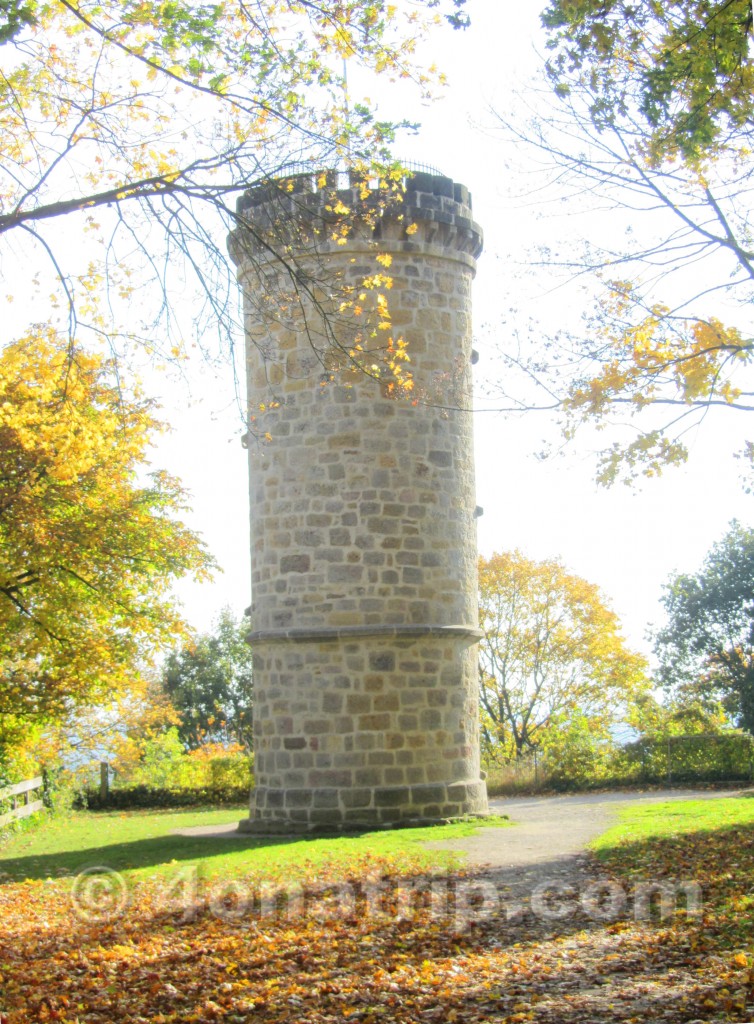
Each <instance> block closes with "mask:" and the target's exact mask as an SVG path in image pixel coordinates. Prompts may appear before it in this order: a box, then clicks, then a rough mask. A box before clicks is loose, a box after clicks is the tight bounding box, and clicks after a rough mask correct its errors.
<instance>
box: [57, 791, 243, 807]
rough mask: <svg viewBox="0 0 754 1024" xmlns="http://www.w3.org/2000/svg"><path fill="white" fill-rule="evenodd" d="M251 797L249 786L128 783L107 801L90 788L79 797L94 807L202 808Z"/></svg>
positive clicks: (80, 801) (235, 802)
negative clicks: (161, 785) (145, 784)
mask: <svg viewBox="0 0 754 1024" xmlns="http://www.w3.org/2000/svg"><path fill="white" fill-rule="evenodd" d="M248 800H249V787H248V786H192V787H190V788H189V787H186V786H182V787H174V788H167V787H159V786H124V787H119V788H117V789H111V790H110V792H109V793H108V794H107V797H106V798H105V799H104V800H103V799H102V796H101V794H100V791H99V790H98V789H86V790H84V791H83V792H82V793H81V794H80V795H79V798H78V801H77V803H78V806H79V807H86V808H90V809H91V810H106V809H116V810H117V809H120V810H125V809H127V808H132V807H198V806H207V805H209V806H222V805H224V804H244V803H248Z"/></svg>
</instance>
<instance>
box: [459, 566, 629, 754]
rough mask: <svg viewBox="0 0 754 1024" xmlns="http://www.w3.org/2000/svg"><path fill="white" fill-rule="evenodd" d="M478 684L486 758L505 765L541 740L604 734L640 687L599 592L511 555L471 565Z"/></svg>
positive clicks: (616, 624) (558, 571) (616, 625)
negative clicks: (584, 729) (479, 636)
mask: <svg viewBox="0 0 754 1024" xmlns="http://www.w3.org/2000/svg"><path fill="white" fill-rule="evenodd" d="M479 597H480V608H479V621H480V626H481V628H482V629H483V630H484V638H483V640H482V641H481V642H480V645H479V650H480V659H479V679H480V698H481V710H482V733H483V738H484V744H485V747H486V748H487V753H488V754H489V755H490V756H492V757H493V758H495V759H498V760H506V759H508V758H511V757H514V756H520V755H521V754H523V753H525V752H526V751H527V750H531V749H533V748H536V747H539V746H541V745H542V744H543V743H545V742H546V740H547V736H548V732H549V731H554V732H556V733H557V732H559V731H567V730H568V729H569V728H570V727H571V726H574V727H575V726H579V727H580V724H581V723H587V725H588V728H589V729H590V730H591V732H592V734H599V735H603V736H604V735H606V734H607V730H608V728H609V726H610V725H612V724H617V723H619V722H621V721H624V720H625V718H626V716H627V714H628V711H629V708H630V707H631V705H632V704H633V703H634V702H635V701H636V699H637V698H638V697H639V696H640V695H641V694H642V693H644V692H645V690H646V687H647V677H646V663H645V661H644V659H643V658H642V657H641V656H640V655H638V654H635V653H634V652H632V651H630V650H629V649H628V647H627V646H626V643H625V640H624V639H623V637H622V636H621V633H620V625H619V622H618V619H617V617H616V615H615V613H614V612H613V611H612V610H611V609H610V608H609V607H608V605H607V603H606V601H605V599H604V597H603V596H602V595H601V594H600V592H599V589H598V588H597V587H596V586H594V584H592V583H587V581H586V580H583V579H581V578H580V577H578V576H575V575H573V574H571V573H569V572H568V571H567V570H566V569H565V567H564V566H563V564H562V563H561V562H560V561H558V560H557V559H550V560H546V561H543V562H536V561H533V560H532V559H529V558H526V557H525V556H524V555H522V554H521V552H520V551H513V552H505V553H503V554H494V555H492V557H491V558H489V559H485V558H480V560H479Z"/></svg>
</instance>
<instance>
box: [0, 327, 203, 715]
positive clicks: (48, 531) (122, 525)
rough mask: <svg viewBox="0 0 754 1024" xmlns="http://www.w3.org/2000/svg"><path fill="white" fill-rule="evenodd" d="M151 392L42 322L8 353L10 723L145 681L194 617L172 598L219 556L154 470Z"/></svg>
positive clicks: (1, 470)
mask: <svg viewBox="0 0 754 1024" xmlns="http://www.w3.org/2000/svg"><path fill="white" fill-rule="evenodd" d="M160 429H161V425H160V423H159V421H158V420H157V419H156V418H155V414H154V409H153V407H152V403H150V402H149V401H148V400H146V399H145V398H144V397H143V396H142V395H140V394H139V393H138V391H135V390H133V389H131V390H124V387H123V384H122V382H121V381H120V380H119V379H118V377H117V375H116V374H115V373H114V371H113V367H112V365H111V364H109V363H108V362H106V361H103V360H102V359H101V358H100V357H99V356H96V355H91V354H88V353H86V352H84V351H83V350H82V349H80V348H76V347H71V346H70V345H69V343H68V340H67V339H61V338H60V337H58V336H56V335H55V334H54V333H52V332H51V331H49V330H47V329H43V328H40V329H39V330H38V331H37V332H35V333H33V334H31V335H29V336H28V337H26V338H24V339H23V340H21V341H17V342H15V343H13V344H11V345H8V346H6V347H5V348H4V349H3V350H2V353H1V354H0V667H1V669H2V679H3V685H2V688H0V725H2V724H3V723H5V725H7V727H8V729H10V730H11V732H12V726H13V723H19V722H21V723H23V722H29V721H37V722H40V721H45V720H49V719H60V718H64V717H65V716H66V715H67V714H69V713H70V711H71V709H72V708H75V707H76V706H81V705H87V704H91V703H97V702H104V703H107V702H110V701H113V700H114V696H115V694H116V693H119V692H123V691H125V690H127V689H128V687H129V686H130V685H138V682H139V680H140V678H141V674H142V670H143V669H144V668H145V667H147V666H148V665H149V664H150V662H151V661H152V660H153V659H154V656H155V654H156V652H157V651H158V650H159V649H160V648H161V647H162V646H164V645H166V644H168V643H170V642H173V641H174V638H175V636H176V635H177V634H178V635H180V633H181V632H182V631H183V629H184V624H183V621H182V619H181V616H180V614H179V612H178V609H177V608H176V606H175V604H174V602H173V601H172V599H171V596H170V587H171V584H172V583H173V581H174V580H175V579H177V578H178V577H180V576H183V575H184V574H187V573H190V574H193V575H194V576H195V577H196V578H198V579H201V578H204V577H206V575H207V574H208V572H209V570H210V569H211V567H212V564H213V563H212V560H211V558H210V557H209V556H208V554H207V552H206V551H205V549H204V547H203V545H202V544H201V542H200V540H199V539H198V537H197V536H196V535H195V534H194V533H193V532H192V531H191V530H190V529H188V528H187V527H186V526H185V525H184V524H183V523H182V522H181V520H180V518H179V516H180V514H181V512H182V510H183V509H184V507H185V501H186V495H185V493H184V492H183V491H182V489H181V487H180V485H179V483H178V482H177V481H176V480H175V479H173V478H172V477H170V476H169V475H168V474H167V473H164V472H161V471H149V470H148V467H147V459H148V453H149V447H150V443H151V441H152V440H153V438H154V437H155V435H156V434H157V432H158V431H159V430H160Z"/></svg>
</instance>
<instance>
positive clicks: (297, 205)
mask: <svg viewBox="0 0 754 1024" xmlns="http://www.w3.org/2000/svg"><path fill="white" fill-rule="evenodd" d="M237 211H238V215H239V218H240V219H241V220H243V221H244V222H245V223H246V224H247V225H248V227H249V228H250V229H251V230H249V231H244V230H243V227H239V228H237V229H236V230H235V231H234V232H233V233H232V234H231V236H230V240H229V248H230V253H231V256H232V258H233V259H234V261H235V262H236V263H241V262H242V261H243V256H244V252H245V253H246V255H250V256H253V257H254V258H255V259H259V258H262V259H264V258H265V256H266V257H267V258H270V259H271V258H274V252H275V251H277V250H278V249H279V247H280V246H281V245H283V246H288V245H294V246H296V247H297V248H298V249H299V251H300V250H301V249H302V248H304V247H306V248H309V247H311V248H312V249H313V250H315V251H316V252H317V254H320V255H325V254H327V253H328V252H332V251H338V250H342V248H343V244H344V243H343V242H342V237H343V235H342V232H341V229H342V228H343V226H344V224H347V235H346V237H347V239H348V241H347V242H346V243H345V244H346V245H349V244H350V245H352V246H353V245H356V246H358V245H359V243H362V245H363V243H368V244H369V246H370V247H379V248H387V249H388V251H395V248H396V247H397V248H398V249H400V250H401V251H404V252H419V251H426V248H427V247H428V246H430V247H436V248H438V249H445V250H451V251H455V252H458V253H460V254H463V255H464V256H466V257H468V258H469V259H470V261H471V262H472V263H473V262H474V261H475V260H476V259H477V257H478V256H479V255H480V253H481V251H482V246H483V234H482V229H481V227H480V226H479V225H478V224H477V223H476V222H475V221H474V219H473V214H472V206H471V195H470V193H469V190H468V189H467V188H466V187H465V186H464V185H459V184H457V183H456V182H454V181H453V180H452V179H451V178H446V177H445V176H443V175H439V174H428V173H426V172H418V173H413V174H410V175H406V177H405V178H404V180H403V182H402V185H401V186H399V187H398V188H397V189H395V190H391V189H386V188H384V187H381V186H380V184H379V182H377V181H371V182H365V181H364V179H363V178H361V177H360V176H358V175H353V174H349V173H348V172H338V171H324V172H311V173H305V174H295V175H291V176H289V177H281V178H278V179H275V180H274V181H270V182H268V183H265V184H262V185H258V186H255V187H254V188H251V189H249V190H248V191H247V192H244V194H243V195H242V196H241V197H240V198H239V199H238V202H237ZM338 234H341V240H339V239H338V238H337V237H336V238H334V237H333V236H334V235H338ZM386 243H387V245H386Z"/></svg>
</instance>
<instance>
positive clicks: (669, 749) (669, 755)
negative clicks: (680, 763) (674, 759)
mask: <svg viewBox="0 0 754 1024" xmlns="http://www.w3.org/2000/svg"><path fill="white" fill-rule="evenodd" d="M670 751H671V746H670V737H669V736H668V785H669V786H671V785H672V784H673V772H672V771H671V768H670V757H671V754H670Z"/></svg>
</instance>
